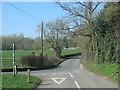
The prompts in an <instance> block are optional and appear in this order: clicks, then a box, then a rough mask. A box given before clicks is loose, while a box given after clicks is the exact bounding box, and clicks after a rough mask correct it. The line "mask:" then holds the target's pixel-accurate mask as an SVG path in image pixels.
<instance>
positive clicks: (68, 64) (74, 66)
mask: <svg viewBox="0 0 120 90" xmlns="http://www.w3.org/2000/svg"><path fill="white" fill-rule="evenodd" d="M79 60H80V57H77V58H74V59H68V60H66V61H64V62H63V63H61V64H60V65H59V66H57V67H55V68H52V69H47V70H38V71H31V75H34V76H37V77H39V78H41V79H42V80H43V82H42V84H41V85H40V86H38V88H118V85H116V84H114V83H112V82H110V81H108V80H106V79H105V78H103V77H100V76H98V75H96V74H94V73H91V72H88V71H87V70H85V69H84V68H83V66H82V65H81V64H80V63H79ZM19 73H25V72H19Z"/></svg>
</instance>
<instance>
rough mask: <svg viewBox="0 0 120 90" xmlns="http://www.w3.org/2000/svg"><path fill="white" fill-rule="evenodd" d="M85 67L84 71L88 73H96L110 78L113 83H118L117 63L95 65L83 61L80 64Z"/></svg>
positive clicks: (119, 79) (118, 68) (119, 72)
mask: <svg viewBox="0 0 120 90" xmlns="http://www.w3.org/2000/svg"><path fill="white" fill-rule="evenodd" d="M81 63H82V64H84V65H85V67H86V69H87V70H89V71H92V72H94V73H97V74H99V75H101V76H103V77H107V78H110V79H111V80H113V81H120V78H118V77H119V75H120V71H119V70H120V67H119V64H117V63H113V64H112V63H106V64H105V63H102V64H96V63H91V62H89V63H88V62H87V63H85V62H84V61H82V62H81Z"/></svg>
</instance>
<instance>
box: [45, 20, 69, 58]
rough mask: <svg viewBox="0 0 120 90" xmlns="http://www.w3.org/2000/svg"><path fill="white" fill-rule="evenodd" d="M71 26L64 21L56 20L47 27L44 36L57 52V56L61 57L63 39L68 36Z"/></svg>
mask: <svg viewBox="0 0 120 90" xmlns="http://www.w3.org/2000/svg"><path fill="white" fill-rule="evenodd" d="M68 30H69V24H68V22H67V21H66V20H64V19H56V20H55V21H51V22H48V23H47V24H46V25H45V30H44V36H45V39H46V40H47V41H48V42H49V44H50V45H51V47H52V48H53V49H54V50H55V53H56V56H57V57H60V56H61V52H62V50H63V43H65V42H63V38H64V37H66V36H67V32H68Z"/></svg>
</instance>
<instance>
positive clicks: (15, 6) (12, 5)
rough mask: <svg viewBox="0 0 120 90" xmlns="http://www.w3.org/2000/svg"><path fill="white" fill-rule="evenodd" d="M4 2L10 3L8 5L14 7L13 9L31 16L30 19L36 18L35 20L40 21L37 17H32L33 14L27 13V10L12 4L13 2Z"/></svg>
mask: <svg viewBox="0 0 120 90" xmlns="http://www.w3.org/2000/svg"><path fill="white" fill-rule="evenodd" d="M6 3H7V4H8V5H10V6H12V7H14V8H15V9H17V10H19V11H20V12H22V13H24V14H25V15H27V16H29V17H31V18H32V19H34V20H36V21H38V22H40V20H39V19H38V18H36V17H34V16H32V15H30V14H29V13H27V12H25V11H23V10H22V9H20V8H18V7H16V6H15V5H13V4H11V3H9V2H6Z"/></svg>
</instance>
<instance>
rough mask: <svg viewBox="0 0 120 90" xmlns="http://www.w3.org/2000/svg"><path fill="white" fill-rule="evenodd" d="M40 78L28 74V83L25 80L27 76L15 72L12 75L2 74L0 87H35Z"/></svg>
mask: <svg viewBox="0 0 120 90" xmlns="http://www.w3.org/2000/svg"><path fill="white" fill-rule="evenodd" d="M41 82H42V80H40V79H39V78H37V77H35V76H30V83H28V82H27V76H26V75H21V74H16V76H15V77H14V76H13V75H12V74H2V88H3V90H4V89H5V90H6V88H8V89H9V88H36V87H37V86H38V85H39V84H40V83H41Z"/></svg>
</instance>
